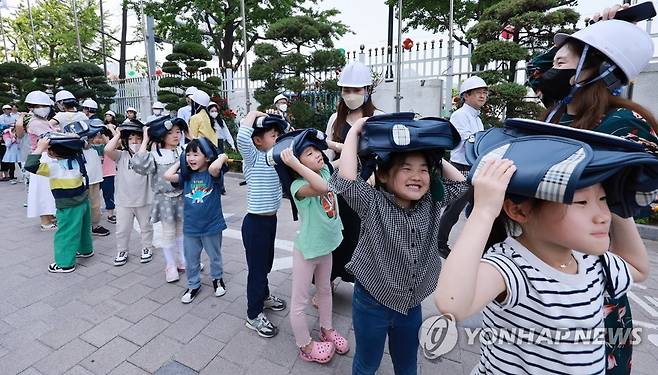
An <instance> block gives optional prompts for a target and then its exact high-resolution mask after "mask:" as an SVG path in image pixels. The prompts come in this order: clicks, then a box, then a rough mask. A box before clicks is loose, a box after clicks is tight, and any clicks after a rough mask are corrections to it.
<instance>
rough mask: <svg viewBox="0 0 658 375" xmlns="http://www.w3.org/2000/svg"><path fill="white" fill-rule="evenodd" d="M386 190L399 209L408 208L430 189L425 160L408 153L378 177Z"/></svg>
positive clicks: (420, 155) (419, 155) (416, 154)
mask: <svg viewBox="0 0 658 375" xmlns="http://www.w3.org/2000/svg"><path fill="white" fill-rule="evenodd" d="M379 180H380V181H381V182H382V183H383V184H384V185H385V186H386V190H387V191H388V192H389V193H391V194H393V195H394V196H395V198H396V200H397V202H398V204H399V205H400V206H401V207H404V208H409V207H411V204H412V203H413V202H415V201H418V200H420V199H421V198H422V197H423V195H425V194H426V193H427V192H428V191H429V189H430V173H429V165H428V163H427V158H426V157H425V156H424V155H423V154H420V153H410V154H407V155H405V156H404V159H403V160H402V161H401V162H399V163H396V164H395V165H393V166H392V167H391V168H390V169H389V170H388V171H387V172H386V173H384V174H380V175H379Z"/></svg>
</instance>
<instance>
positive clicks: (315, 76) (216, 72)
mask: <svg viewBox="0 0 658 375" xmlns="http://www.w3.org/2000/svg"><path fill="white" fill-rule="evenodd" d="M653 24H654V22H652V21H647V22H643V23H641V24H640V27H645V28H646V31H647V32H648V33H649V34H650V35H651V37H652V39H653V40H654V43H656V42H658V30H657V29H658V28H657V27H654V25H653ZM455 44H456V45H455V50H454V53H453V66H452V68H453V80H452V81H453V87H452V88H448V87H446V88H445V90H446V92H445V93H444V95H445V97H451V96H452V95H451V91H448V90H452V89H453V88H458V87H459V85H460V84H461V82H462V81H463V80H464V79H466V78H467V77H468V76H470V75H471V74H473V73H475V72H476V71H474V70H473V69H472V67H471V52H472V51H471V50H470V49H469V48H467V47H464V46H463V45H461V44H458V43H455ZM397 48H398V46H394V47H393V51H392V52H393V53H392V61H390V62H388V61H387V54H386V49H387V47H379V48H365V47H363V46H362V47H361V49H360V51H348V52H346V59H347V61H348V62H349V61H354V60H360V61H362V62H363V63H365V64H367V65H369V66H370V67H371V69H372V70H373V72H374V73H375V74H376V75H377V76H378V77H379V78H380V79H382V80H386V79H393V72H395V71H396V59H397ZM656 53H658V48H656ZM653 61H658V57H656V56H654V58H653ZM498 65H499V62H492V63H490V64H488V65H487V66H486V67H478V69H477V71H482V70H492V69H496V67H497V66H498ZM525 65H526V62H525V61H520V62H519V63H518V65H517V68H516V77H515V81H516V82H517V83H524V82H525V80H526V76H525ZM447 69H448V51H447V43H444V42H443V40H438V41H434V40H432V41H424V42H419V43H416V44H415V45H414V46H413V47H412V48H411V49H410V50H405V49H403V50H402V58H401V73H402V74H401V77H400V79H401V80H403V81H411V80H427V79H437V78H438V79H445V78H446V77H447ZM337 75H338V72H336V71H323V72H315V73H312V74H305V75H304V76H303V78H304V79H305V80H306V82H307V85H308V86H307V87H308V88H309V89H312V88H314V87H318V85H319V83H321V82H323V81H326V80H330V79H336V78H337ZM208 76H219V77H221V78H222V87H221V89H220V90H219V91H220V92H221V93H222V94H223V96H225V97H229V98H230V97H231V94H232V93H235V92H244V88H245V86H244V85H245V79H244V70H243V69H240V70H237V71H232V70H230V69H229V70H226V71H224V72H222V71H220V69H218V68H214V69H212V70H211V73H210V74H199V75H197V76H196V78H199V79H201V80H203V79H205V78H206V77H208ZM284 78H285V77H284ZM152 80H153V81H152V85H151V86H152V90H153V92H152V96H153V100H155V99H156V92H157V90H158V81H159V78H157V77H153V78H152ZM110 84H111V85H112V86H114V87H115V88H117V94H116V96H115V103H114V104H113V105H112V109H113V110H115V111H119V112H124V111H125V109H126V108H127V107H135V108H137V109H138V111H139V112H140V113H142V114H144V115H145V114H147V113H148V112H149V111H150V109H149V108H150V104H149V103H150V97H149V89H148V81H147V78H146V77H138V78H129V79H125V80H117V81H111V82H110ZM263 85H264V82H263V81H250V82H249V86H250V88H251V89H252V90H253V89H256V88H260V87H263Z"/></svg>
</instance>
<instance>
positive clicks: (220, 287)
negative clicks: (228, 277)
mask: <svg viewBox="0 0 658 375" xmlns="http://www.w3.org/2000/svg"><path fill="white" fill-rule="evenodd" d="M212 286H213V288H214V289H215V297H221V296H223V295H224V294H226V285H224V279H222V278H219V279H214V280H213V281H212Z"/></svg>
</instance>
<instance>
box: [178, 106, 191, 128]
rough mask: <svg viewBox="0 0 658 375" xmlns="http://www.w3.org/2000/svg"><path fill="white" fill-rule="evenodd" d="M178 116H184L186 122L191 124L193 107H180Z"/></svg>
mask: <svg viewBox="0 0 658 375" xmlns="http://www.w3.org/2000/svg"><path fill="white" fill-rule="evenodd" d="M176 117H178V118H182V119H183V120H185V123H186V124H188V125H189V124H190V117H192V107H191V106H189V105H186V106H185V107H182V108H179V109H178V112H176Z"/></svg>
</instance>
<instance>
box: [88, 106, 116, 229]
mask: <svg viewBox="0 0 658 375" xmlns="http://www.w3.org/2000/svg"><path fill="white" fill-rule="evenodd" d="M108 112H111V111H108ZM107 116H108V115H106V117H107ZM111 129H116V125H114V124H113V123H111V122H108V123H106V124H105V128H104V129H103V130H102V131H101V132H100V133H99V134H97V135H96V137H95V138H94V139H93V141H92V143H93V144H94V145H95V147H98V149H100V148H101V147H102V149H103V152H101V167H102V169H103V182H101V191H102V192H103V200H104V201H105V211H106V213H107V221H108V222H109V223H110V224H116V223H117V217H116V215H114V208H115V205H114V176H116V174H117V163H115V162H114V160H112V159H110V158H109V157H107V156H105V145H106V144H107V143H108V142H109V141H110V138H111V137H112V136H113V133H112V130H111Z"/></svg>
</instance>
